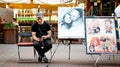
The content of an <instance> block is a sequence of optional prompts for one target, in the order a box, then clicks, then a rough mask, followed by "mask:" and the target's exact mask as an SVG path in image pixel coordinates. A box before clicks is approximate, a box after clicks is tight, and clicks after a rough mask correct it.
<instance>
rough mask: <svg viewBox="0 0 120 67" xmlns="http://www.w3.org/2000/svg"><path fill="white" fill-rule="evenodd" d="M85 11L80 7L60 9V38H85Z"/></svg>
mask: <svg viewBox="0 0 120 67" xmlns="http://www.w3.org/2000/svg"><path fill="white" fill-rule="evenodd" d="M84 26H85V24H84V10H83V9H82V8H79V7H59V8H58V38H59V39H60V38H61V39H77V38H85V27H84Z"/></svg>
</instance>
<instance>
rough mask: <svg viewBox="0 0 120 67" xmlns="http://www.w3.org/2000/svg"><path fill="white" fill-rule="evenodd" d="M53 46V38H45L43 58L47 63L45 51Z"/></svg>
mask: <svg viewBox="0 0 120 67" xmlns="http://www.w3.org/2000/svg"><path fill="white" fill-rule="evenodd" d="M51 48H52V42H51V40H45V41H44V48H43V53H44V56H43V58H42V59H43V61H44V62H45V63H48V59H47V57H46V56H45V53H46V52H47V51H48V50H50V49H51Z"/></svg>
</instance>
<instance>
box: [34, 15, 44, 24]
mask: <svg viewBox="0 0 120 67" xmlns="http://www.w3.org/2000/svg"><path fill="white" fill-rule="evenodd" d="M42 17H43V16H42V13H37V14H36V18H37V22H38V24H42V23H43V20H42Z"/></svg>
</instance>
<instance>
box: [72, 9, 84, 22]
mask: <svg viewBox="0 0 120 67" xmlns="http://www.w3.org/2000/svg"><path fill="white" fill-rule="evenodd" d="M80 12H81V11H80V9H73V10H72V11H71V12H70V15H71V19H72V20H73V21H76V20H77V19H79V18H80V17H81V15H82V12H81V13H80Z"/></svg>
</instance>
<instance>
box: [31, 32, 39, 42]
mask: <svg viewBox="0 0 120 67" xmlns="http://www.w3.org/2000/svg"><path fill="white" fill-rule="evenodd" d="M32 38H33V39H34V40H36V41H40V39H39V38H37V37H36V32H32Z"/></svg>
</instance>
